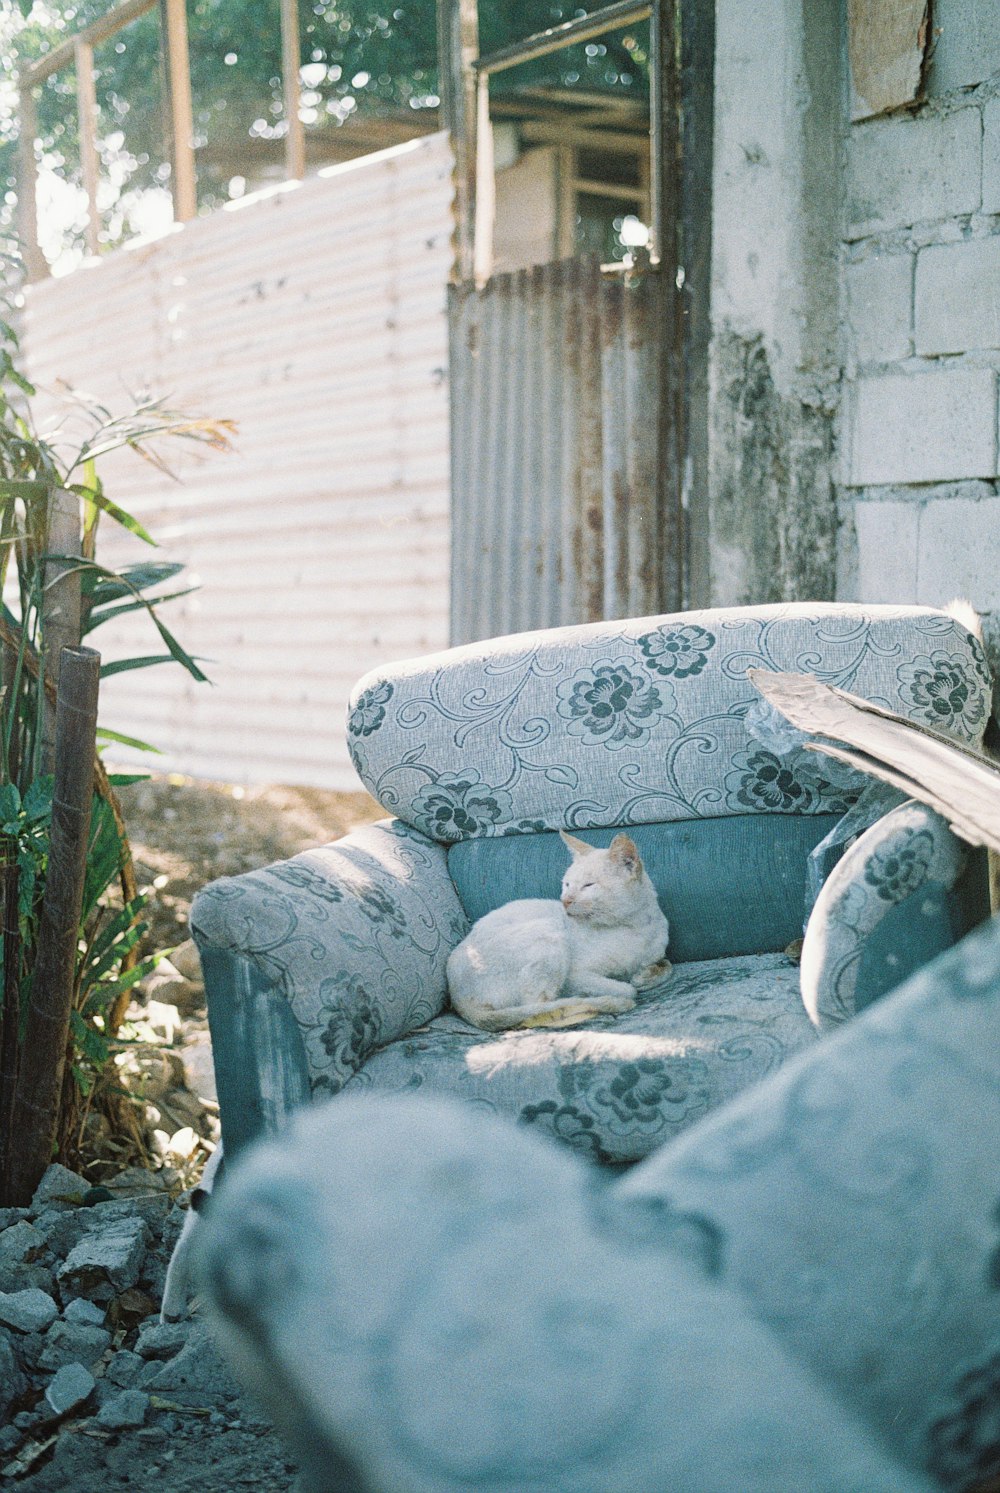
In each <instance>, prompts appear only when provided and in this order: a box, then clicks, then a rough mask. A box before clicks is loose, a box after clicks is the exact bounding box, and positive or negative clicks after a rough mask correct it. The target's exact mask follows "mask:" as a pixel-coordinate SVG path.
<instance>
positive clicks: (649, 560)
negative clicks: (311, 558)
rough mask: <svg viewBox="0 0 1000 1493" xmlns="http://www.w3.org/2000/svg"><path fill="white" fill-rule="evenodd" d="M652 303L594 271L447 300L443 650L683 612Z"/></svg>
mask: <svg viewBox="0 0 1000 1493" xmlns="http://www.w3.org/2000/svg"><path fill="white" fill-rule="evenodd" d="M663 302H664V298H663V296H662V281H661V278H660V276H659V275H658V274H657V273H656V271H654V270H647V271H646V272H644V273H642V272H636V273H634V274H632V275H629V276H625V275H621V274H615V275H609V274H606V273H602V271H601V268H600V264H599V262H598V261H597V260H596V259H573V260H565V261H563V262H561V263H556V264H546V265H538V266H536V267H535V268H533V269H530V270H519V271H517V272H516V273H514V274H509V275H497V276H495V277H494V278H493V279H492V280H490V281H489V282H488V283H487V285H486V286H485V287H484V288H482V289H477V288H475V287H474V286H472V285H460V286H456V287H453V288H452V290H451V291H450V317H451V379H452V493H453V509H454V517H453V551H452V640H453V642H468V641H472V640H474V639H478V638H484V637H489V636H491V635H493V634H496V633H507V632H518V631H521V630H523V629H526V628H534V627H549V626H556V625H558V624H560V623H568V622H588V621H596V620H598V619H600V618H602V617H609V618H614V617H627V616H642V615H644V614H647V613H651V612H657V611H663V610H666V609H668V608H670V607H673V606H678V605H679V604H680V584H681V558H680V544H681V523H680V519H681V515H680V511H679V507H678V506H677V505H676V503H672V501H671V497H670V485H669V480H668V478H669V472H670V471H671V470H672V464H671V462H670V461H669V460H668V459H667V456H666V451H665V443H666V442H667V441H669V440H670V438H671V432H670V430H669V426H668V424H667V423H666V421H665V413H666V412H665V411H664V409H663V407H662V401H661V395H660V391H661V388H662V384H663V378H662V367H663V348H664V339H665V328H664V325H663V315H664V312H663Z"/></svg>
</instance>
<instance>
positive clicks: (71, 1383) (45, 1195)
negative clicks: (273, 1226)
mask: <svg viewBox="0 0 1000 1493" xmlns="http://www.w3.org/2000/svg"><path fill="white" fill-rule="evenodd" d="M183 1220H184V1209H183V1207H182V1206H181V1204H180V1203H179V1202H176V1201H174V1199H173V1198H172V1197H171V1195H170V1191H169V1187H168V1186H167V1185H165V1183H164V1181H163V1178H162V1173H159V1172H145V1171H141V1170H138V1169H132V1170H130V1171H127V1172H124V1173H122V1174H121V1176H120V1177H118V1178H115V1179H113V1180H112V1181H111V1182H109V1183H107V1184H105V1185H101V1186H98V1187H92V1186H90V1185H89V1184H88V1183H87V1181H86V1180H85V1179H84V1178H83V1177H80V1176H78V1175H77V1174H76V1173H75V1172H71V1171H69V1170H67V1169H66V1168H65V1167H63V1166H59V1165H53V1166H50V1167H49V1168H48V1170H47V1171H46V1173H45V1175H44V1177H43V1178H42V1181H41V1183H40V1185H39V1187H38V1190H37V1191H36V1193H35V1196H34V1197H33V1199H32V1201H31V1205H30V1207H28V1208H7V1209H4V1210H0V1479H23V1480H24V1486H25V1487H26V1488H32V1489H34V1488H37V1489H38V1490H39V1493H40V1490H41V1489H42V1488H51V1489H56V1488H60V1487H64V1488H67V1489H68V1488H72V1489H74V1490H75V1493H86V1490H88V1489H91V1488H93V1489H94V1490H95V1493H96V1490H98V1489H101V1490H104V1489H106V1488H108V1487H115V1486H134V1487H139V1486H150V1485H151V1482H152V1479H153V1478H156V1479H157V1481H158V1482H159V1483H160V1484H161V1486H162V1487H164V1488H169V1487H171V1486H176V1487H177V1488H181V1487H186V1486H187V1482H186V1481H185V1478H186V1476H187V1474H186V1473H184V1472H183V1469H184V1468H185V1467H187V1465H188V1463H189V1462H191V1460H192V1457H194V1460H195V1462H196V1463H197V1466H196V1467H195V1468H194V1469H193V1471H192V1476H194V1477H199V1478H200V1482H196V1481H192V1482H191V1486H192V1487H194V1486H200V1487H202V1488H219V1489H227V1488H230V1487H232V1488H237V1487H243V1486H247V1487H258V1488H269V1489H270V1488H273V1489H285V1488H288V1487H290V1486H291V1484H292V1469H291V1468H290V1467H289V1466H288V1464H287V1463H286V1460H285V1457H284V1453H283V1450H282V1448H281V1447H280V1445H279V1444H278V1443H277V1442H276V1441H275V1440H274V1438H273V1436H272V1435H271V1433H270V1428H269V1426H268V1425H267V1424H266V1422H264V1421H263V1420H261V1419H260V1418H259V1417H257V1416H256V1415H255V1413H254V1411H253V1410H252V1409H250V1408H248V1407H246V1406H244V1405H243V1404H242V1403H241V1398H240V1391H239V1389H238V1387H237V1385H236V1383H235V1382H234V1380H233V1379H232V1378H231V1377H230V1375H229V1372H228V1370H227V1369H226V1368H225V1366H224V1365H223V1363H222V1361H221V1360H220V1358H219V1357H218V1355H217V1353H216V1351H215V1348H214V1346H213V1344H212V1341H211V1337H210V1335H209V1331H208V1328H207V1327H206V1326H205V1324H204V1323H202V1322H200V1321H199V1320H198V1319H197V1317H194V1318H191V1319H186V1320H184V1321H182V1322H170V1323H161V1322H160V1319H159V1302H160V1298H161V1294H162V1290H163V1282H164V1278H165V1275H166V1268H167V1262H168V1260H169V1258H170V1253H171V1250H172V1249H173V1246H174V1243H175V1241H176V1239H177V1236H178V1234H179V1232H180V1229H181V1225H182V1223H183ZM233 1431H236V1432H240V1433H242V1435H241V1437H240V1438H239V1440H240V1443H241V1450H239V1452H238V1453H237V1452H236V1450H235V1449H234V1448H233V1447H229V1449H228V1452H226V1454H225V1455H223V1451H224V1448H223V1447H222V1446H221V1445H215V1444H214V1443H215V1442H216V1441H218V1440H219V1438H220V1437H221V1438H222V1440H223V1441H224V1440H225V1433H228V1432H233ZM192 1441H195V1442H202V1443H204V1442H206V1441H208V1442H211V1443H213V1445H212V1446H211V1449H210V1450H208V1451H207V1452H206V1451H205V1449H204V1447H202V1449H201V1450H198V1448H197V1447H195V1446H194V1445H192ZM247 1443H249V1446H248V1445H247ZM116 1448H117V1449H118V1450H119V1451H120V1452H121V1455H119V1456H118V1457H117V1458H116V1457H114V1456H111V1455H110V1453H111V1452H112V1451H113V1450H115V1449H116ZM182 1449H183V1450H184V1451H185V1452H186V1455H185V1456H181V1455H180V1453H181V1450H182ZM234 1455H235V1459H236V1465H237V1466H238V1467H240V1468H242V1469H243V1470H242V1471H240V1472H238V1473H237V1472H234V1471H233V1467H232V1466H228V1467H227V1466H226V1465H225V1464H227V1463H232V1462H233V1457H234ZM178 1458H180V1461H179V1463H178ZM174 1463H178V1465H177V1468H176V1471H177V1474H178V1476H179V1477H180V1480H179V1481H178V1480H177V1479H176V1478H175V1479H174V1480H173V1481H171V1472H172V1464H174ZM116 1464H118V1468H117V1474H116V1472H115V1465H116ZM213 1464H219V1477H220V1479H221V1480H219V1481H212V1479H211V1478H210V1477H208V1476H206V1465H207V1466H209V1467H210V1466H211V1465H213ZM140 1470H141V1471H140Z"/></svg>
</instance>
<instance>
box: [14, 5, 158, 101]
mask: <svg viewBox="0 0 1000 1493" xmlns="http://www.w3.org/2000/svg"><path fill="white" fill-rule="evenodd" d="M155 4H156V0H125V3H124V4H123V5H116V6H115V7H114V9H113V10H109V11H108V13H107V15H103V16H101V17H100V18H99V19H98V20H96V21H93V22H92V23H91V24H90V25H89V26H84V27H83V29H82V30H81V31H79V32H77V35H76V36H70V37H68V38H67V39H66V41H63V42H60V43H59V45H58V46H57V47H53V48H52V51H51V52H47V53H46V54H45V56H44V57H39V59H38V61H37V62H32V63H31V64H30V65H29V66H28V67H27V68H25V70H24V72H23V73H22V75H21V77H22V86H23V85H24V84H27V83H34V84H38V83H44V82H45V79H46V78H51V76H52V74H53V73H58V72H61V71H62V69H63V68H64V67H69V66H70V64H71V63H72V62H73V60H74V58H75V56H76V43H77V40H78V39H79V40H81V41H85V42H86V43H87V44H88V45H89V46H91V47H96V46H98V45H99V44H100V43H101V42H102V41H108V40H109V39H110V38H111V37H112V36H117V34H118V32H119V31H121V29H122V27H123V26H127V25H128V24H129V22H130V21H135V20H137V19H138V17H139V16H143V15H145V14H146V12H147V10H152V9H153V7H154V5H155Z"/></svg>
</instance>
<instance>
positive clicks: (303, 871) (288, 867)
mask: <svg viewBox="0 0 1000 1493" xmlns="http://www.w3.org/2000/svg"><path fill="white" fill-rule="evenodd" d="M261 874H262V875H263V876H269V877H271V878H272V879H273V880H274V881H280V882H283V883H284V885H285V886H290V887H295V888H297V889H298V890H299V891H301V892H309V893H310V895H311V896H314V897H318V898H319V899H320V901H321V902H329V903H331V904H332V903H336V902H343V900H344V893H343V891H342V889H341V888H340V887H339V886H338V884H337V883H336V882H335V881H328V880H327V879H326V878H325V877H324V876H321V875H320V874H319V873H318V872H317V871H314V870H312V868H311V867H310V866H308V865H306V864H305V863H304V862H303V861H295V860H292V861H276V862H275V864H274V865H273V866H266V867H265V868H264V870H263V871H262V872H261Z"/></svg>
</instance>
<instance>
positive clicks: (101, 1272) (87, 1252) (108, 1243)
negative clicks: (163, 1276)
mask: <svg viewBox="0 0 1000 1493" xmlns="http://www.w3.org/2000/svg"><path fill="white" fill-rule="evenodd" d="M109 1206H110V1204H107V1203H101V1204H99V1205H98V1207H99V1208H106V1207H109ZM97 1211H98V1209H94V1210H93V1212H94V1213H96V1212H97ZM148 1240H149V1230H148V1228H147V1227H146V1224H145V1223H144V1221H143V1220H142V1219H141V1218H112V1219H109V1220H106V1221H105V1220H104V1219H101V1220H98V1222H97V1224H96V1225H95V1227H94V1228H93V1229H91V1231H90V1233H89V1234H85V1235H84V1236H83V1238H82V1239H81V1240H80V1242H79V1244H77V1245H76V1246H75V1247H74V1248H73V1249H72V1250H71V1251H70V1253H69V1255H68V1257H67V1259H66V1261H65V1263H64V1264H63V1265H61V1266H60V1267H59V1271H58V1276H59V1284H60V1285H61V1287H62V1289H63V1295H64V1297H65V1296H66V1295H67V1294H68V1295H70V1296H89V1297H90V1299H91V1300H92V1301H110V1300H111V1297H112V1296H116V1295H117V1294H118V1293H119V1292H120V1291H126V1290H128V1288H129V1286H134V1285H135V1283H136V1281H137V1280H138V1279H139V1272H140V1271H141V1269H142V1262H143V1259H144V1257H145V1254H146V1244H147V1242H148Z"/></svg>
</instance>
